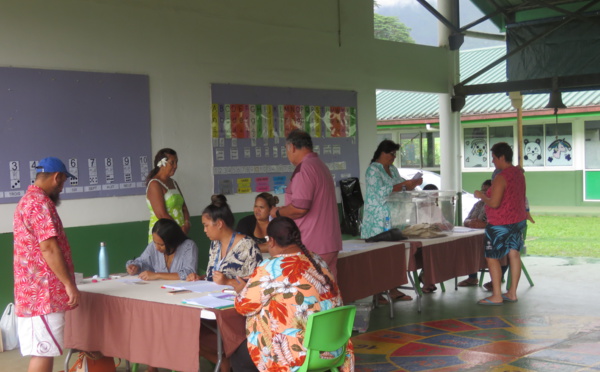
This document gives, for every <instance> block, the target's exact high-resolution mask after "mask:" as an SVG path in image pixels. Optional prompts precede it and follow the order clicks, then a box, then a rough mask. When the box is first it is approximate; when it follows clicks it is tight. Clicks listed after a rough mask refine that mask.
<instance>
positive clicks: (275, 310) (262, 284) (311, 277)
mask: <svg viewBox="0 0 600 372" xmlns="http://www.w3.org/2000/svg"><path fill="white" fill-rule="evenodd" d="M267 234H268V237H269V239H268V241H267V244H268V248H269V254H270V255H271V258H270V259H269V260H266V261H263V262H262V263H261V264H260V266H258V267H257V268H256V270H255V271H254V273H253V274H252V276H251V277H250V280H249V281H248V283H246V284H245V285H244V284H240V285H238V286H237V287H236V286H235V285H234V287H235V288H236V291H238V293H239V294H238V296H237V298H236V300H235V308H236V310H237V311H238V313H240V314H242V315H244V316H246V317H247V319H246V335H247V339H248V341H247V342H246V343H244V344H242V345H241V346H240V347H239V348H238V350H236V352H235V353H234V354H233V355H232V357H231V358H230V361H231V365H232V367H233V369H234V371H252V370H254V371H256V370H257V369H258V370H261V371H264V370H277V371H294V370H296V369H298V367H300V366H301V365H302V364H303V363H304V359H305V357H306V349H305V348H304V345H303V342H304V332H305V327H306V322H307V320H308V317H309V316H310V314H312V313H316V312H319V311H322V310H329V309H332V308H334V307H338V306H342V305H343V303H342V298H341V296H340V292H339V289H338V287H337V284H336V283H335V282H334V279H333V276H332V275H331V273H330V272H329V268H328V267H327V265H326V264H325V262H324V261H323V260H322V259H321V258H320V257H319V256H318V255H316V254H313V253H310V252H309V251H307V250H306V247H304V245H303V244H302V240H301V239H300V230H299V229H298V226H296V223H295V222H294V220H292V219H290V218H287V217H277V218H275V219H273V221H271V223H270V224H269V226H268V227H267ZM240 282H242V283H243V281H241V280H240ZM340 353H341V350H340V351H339V352H338V353H337V354H336V353H335V352H334V353H323V354H322V357H323V358H328V357H329V358H331V357H336V356H338V355H340ZM342 370H343V371H353V370H354V353H353V349H352V343H351V342H348V347H347V348H346V360H345V362H344V365H343V366H342Z"/></svg>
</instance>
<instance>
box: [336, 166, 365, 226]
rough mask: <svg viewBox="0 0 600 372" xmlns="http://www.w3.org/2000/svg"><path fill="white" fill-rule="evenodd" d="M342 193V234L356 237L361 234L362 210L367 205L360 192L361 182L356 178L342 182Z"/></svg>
mask: <svg viewBox="0 0 600 372" xmlns="http://www.w3.org/2000/svg"><path fill="white" fill-rule="evenodd" d="M340 191H341V193H342V210H343V219H342V224H341V225H342V226H341V228H342V234H350V235H352V236H356V235H358V234H360V208H362V206H363V205H364V204H365V202H364V200H363V197H362V193H361V191H360V182H359V181H358V178H356V177H350V178H344V179H342V180H340Z"/></svg>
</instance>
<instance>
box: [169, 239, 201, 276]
mask: <svg viewBox="0 0 600 372" xmlns="http://www.w3.org/2000/svg"><path fill="white" fill-rule="evenodd" d="M173 264H174V265H176V266H175V267H172V269H171V271H176V273H177V274H178V275H179V279H181V280H186V278H187V277H188V275H190V274H192V273H195V272H196V270H197V269H198V246H196V243H194V241H193V240H191V239H187V240H186V241H184V242H183V243H181V245H180V246H179V247H177V250H176V251H175V257H174V259H173Z"/></svg>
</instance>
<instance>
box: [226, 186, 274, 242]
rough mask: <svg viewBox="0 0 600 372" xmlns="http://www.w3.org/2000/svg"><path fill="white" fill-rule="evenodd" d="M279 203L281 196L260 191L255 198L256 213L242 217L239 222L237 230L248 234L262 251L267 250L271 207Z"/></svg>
mask: <svg viewBox="0 0 600 372" xmlns="http://www.w3.org/2000/svg"><path fill="white" fill-rule="evenodd" d="M277 203H279V198H278V197H277V196H273V195H272V194H270V193H268V192H263V193H260V194H258V195H257V196H256V199H254V213H253V214H251V215H249V216H246V217H244V218H242V219H241V220H240V222H238V224H237V229H236V230H237V231H238V232H240V233H242V234H245V235H248V236H249V237H251V238H252V239H254V241H255V242H256V244H257V245H258V247H259V248H260V251H261V252H263V253H265V252H267V241H266V240H265V236H267V226H268V225H269V221H271V216H270V215H271V209H272V208H273V207H275V206H276V205H277Z"/></svg>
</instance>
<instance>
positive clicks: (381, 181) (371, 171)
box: [360, 140, 423, 302]
mask: <svg viewBox="0 0 600 372" xmlns="http://www.w3.org/2000/svg"><path fill="white" fill-rule="evenodd" d="M399 149H400V145H398V144H397V143H395V142H393V141H390V140H383V141H382V142H381V143H380V144H379V146H377V150H376V151H375V154H374V155H373V159H372V160H371V165H369V168H367V174H366V176H365V183H366V184H367V192H366V198H365V208H364V211H363V220H362V225H361V230H360V237H361V238H363V239H368V238H370V237H372V236H375V235H377V234H380V233H382V232H384V231H385V224H386V218H389V217H390V210H389V207H388V205H387V203H386V200H387V198H388V196H390V194H391V193H392V192H397V191H402V190H403V188H406V190H413V189H414V188H415V187H417V186H418V185H420V184H422V183H423V179H422V178H419V179H416V180H405V179H404V178H402V177H400V174H399V173H398V169H397V168H396V167H395V166H394V160H395V159H396V151H398V150H399ZM390 295H391V296H392V298H395V299H400V300H411V299H412V298H411V297H410V296H407V295H405V294H404V293H402V292H400V291H398V290H397V289H395V288H394V289H392V290H391V291H390ZM380 302H384V301H383V300H381V298H380Z"/></svg>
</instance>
